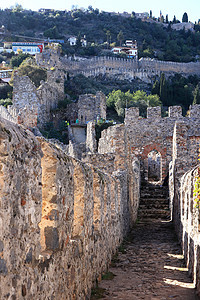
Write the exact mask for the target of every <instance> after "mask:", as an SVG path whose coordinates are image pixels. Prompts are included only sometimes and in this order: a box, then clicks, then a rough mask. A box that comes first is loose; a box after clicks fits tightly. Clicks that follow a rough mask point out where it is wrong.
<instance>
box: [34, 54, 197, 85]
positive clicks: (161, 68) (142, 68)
mask: <svg viewBox="0 0 200 300" xmlns="http://www.w3.org/2000/svg"><path fill="white" fill-rule="evenodd" d="M36 59H37V63H38V64H39V65H41V66H44V65H49V66H55V65H58V66H59V67H60V68H61V67H62V68H63V69H65V70H66V71H67V72H69V74H73V75H77V74H83V75H85V76H86V77H89V76H98V75H108V76H117V77H118V79H129V80H131V79H134V78H140V79H141V80H144V81H147V82H148V81H151V80H152V78H153V77H155V76H160V74H161V73H162V72H164V73H165V74H166V76H169V75H173V74H175V73H181V74H183V75H185V76H188V75H194V74H196V75H200V62H189V63H178V62H171V61H159V60H156V59H151V58H141V59H139V60H137V59H125V58H116V57H106V56H104V57H93V58H90V59H86V58H75V59H73V58H67V57H60V56H58V54H57V53H56V52H46V53H45V52H44V53H39V54H37V56H36Z"/></svg>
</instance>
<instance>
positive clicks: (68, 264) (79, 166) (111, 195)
mask: <svg viewBox="0 0 200 300" xmlns="http://www.w3.org/2000/svg"><path fill="white" fill-rule="evenodd" d="M0 151H1V155H0V185H1V189H0V190H1V193H0V203H1V218H0V222H1V224H0V226H1V231H0V253H1V256H0V277H1V286H0V298H2V299H6V298H8V297H10V298H11V299H16V300H18V299H22V298H23V299H37V300H40V299H41V300H42V299H47V298H49V299H50V298H51V299H63V300H64V299H81V300H82V299H88V298H89V296H90V290H91V286H92V284H93V282H95V280H96V278H98V277H99V275H100V274H101V273H102V272H103V271H105V270H106V267H107V264H108V263H109V262H110V260H111V256H112V254H113V253H114V252H115V250H116V248H117V246H118V245H119V243H120V242H121V240H122V238H123V234H125V233H126V232H127V230H128V226H129V225H130V223H129V219H130V217H129V216H128V215H126V213H130V210H129V208H128V207H126V205H127V203H128V202H129V200H128V199H127V197H128V188H127V185H128V181H127V172H125V171H122V170H121V171H120V170H118V171H116V172H115V173H113V175H110V174H105V173H103V172H102V171H100V170H98V169H96V168H95V167H94V166H92V165H87V164H84V163H82V162H80V161H78V160H76V159H73V158H71V157H69V156H66V155H65V154H64V152H62V151H61V150H59V149H58V148H56V147H55V146H53V145H50V144H49V143H48V142H47V141H45V140H44V139H41V138H38V140H36V138H35V137H34V136H33V135H32V133H31V132H28V131H25V130H24V129H23V128H20V127H19V126H18V125H15V124H13V123H10V122H8V121H6V120H4V119H1V121H0ZM133 173H134V174H135V176H136V177H137V176H138V169H137V168H135V169H134V170H133ZM134 188H135V189H136V190H135V191H133V193H135V195H137V194H138V190H139V187H138V186H137V184H135V185H134ZM135 205H136V204H135ZM135 213H136V212H135Z"/></svg>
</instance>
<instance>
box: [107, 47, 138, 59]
mask: <svg viewBox="0 0 200 300" xmlns="http://www.w3.org/2000/svg"><path fill="white" fill-rule="evenodd" d="M111 51H112V53H114V54H126V56H127V57H128V58H137V54H138V51H137V49H134V48H129V47H114V48H113V49H112V50H111Z"/></svg>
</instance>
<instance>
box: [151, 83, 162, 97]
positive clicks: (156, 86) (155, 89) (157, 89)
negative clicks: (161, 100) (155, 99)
mask: <svg viewBox="0 0 200 300" xmlns="http://www.w3.org/2000/svg"><path fill="white" fill-rule="evenodd" d="M151 93H152V95H160V83H159V81H158V80H156V81H155V82H154V84H153V87H152V90H151Z"/></svg>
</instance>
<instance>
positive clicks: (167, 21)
mask: <svg viewBox="0 0 200 300" xmlns="http://www.w3.org/2000/svg"><path fill="white" fill-rule="evenodd" d="M165 22H166V23H169V20H168V15H166V20H165Z"/></svg>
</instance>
